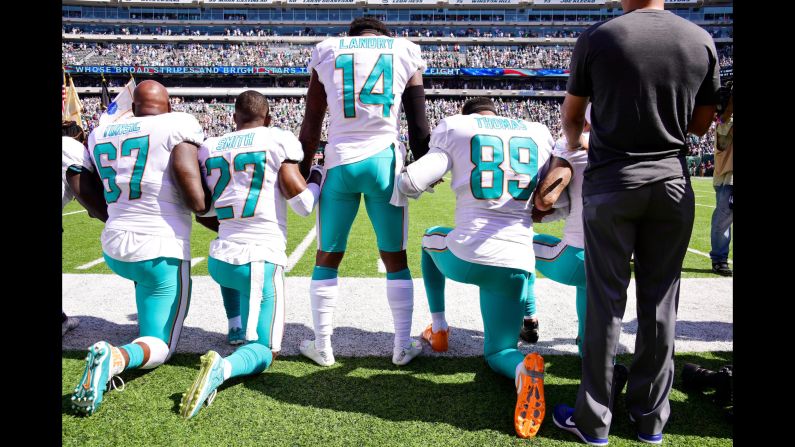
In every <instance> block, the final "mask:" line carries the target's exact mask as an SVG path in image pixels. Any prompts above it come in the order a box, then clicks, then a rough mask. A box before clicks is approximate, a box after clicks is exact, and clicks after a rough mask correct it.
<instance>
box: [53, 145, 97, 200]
mask: <svg viewBox="0 0 795 447" xmlns="http://www.w3.org/2000/svg"><path fill="white" fill-rule="evenodd" d="M61 152H62V155H61V209H63V208H64V207H65V206H66V204H67V203H69V202H70V201H71V200H72V199H73V198H74V192H73V191H72V188H71V187H70V186H69V182H68V181H67V180H66V173H67V172H68V171H69V170H74V171H76V172H81V171H82V170H84V169H85V170H87V171H90V172H94V165H93V164H92V163H91V157H90V156H89V154H88V150H87V149H86V147H85V146H83V144H82V143H81V142H79V141H77V140H75V139H74V138H72V137H63V138H62V139H61Z"/></svg>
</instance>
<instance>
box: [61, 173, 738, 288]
mask: <svg viewBox="0 0 795 447" xmlns="http://www.w3.org/2000/svg"><path fill="white" fill-rule="evenodd" d="M693 189H694V190H695V193H696V204H697V205H696V219H695V223H694V225H693V233H692V235H691V238H690V248H691V249H693V250H696V251H700V252H702V253H705V254H708V253H709V251H710V219H711V217H712V211H713V210H714V206H715V192H714V190H713V189H712V179H711V178H695V177H694V178H693ZM410 204H411V205H410V210H409V245H408V258H409V267H410V268H411V271H412V275H413V276H414V277H420V276H422V271H421V270H420V243H421V240H422V234H423V232H424V231H425V229H426V228H428V227H432V226H435V225H446V226H453V224H454V212H455V197H454V195H453V192H452V190H451V189H450V186H449V182H445V183H443V184H441V185H439V186H437V187H436V193H435V194H425V195H424V196H423V197H422V198H421V199H420V200H418V201H414V200H412V201H410ZM80 210H82V207H81V206H80V205H79V204H78V203H77V202H76V201H73V202H72V203H70V204H69V205H67V207H66V208H65V209H64V214H66V215H64V216H63V217H62V223H63V228H64V233H63V264H62V265H63V272H64V273H111V271H110V269H108V267H107V265H105V263H104V262H102V263H99V264H97V265H94V266H93V267H90V268H87V269H80V270H79V269H77V268H76V267H78V266H81V265H85V264H87V263H89V262H91V261H94V260H96V259H99V258H101V257H102V249H101V246H100V242H99V235H100V232H101V231H102V222H99V221H98V220H95V219H91V218H89V217H88V214H86V213H85V212H77V211H80ZM74 212H77V213H75V214H68V213H74ZM288 215H289V218H288V227H287V228H288V240H287V254H288V255H289V254H291V253H292V252H293V250H295V248H296V246H298V244H299V243H300V242H301V240H302V239H304V237H305V236H306V235H307V233H308V232H309V231H310V230H311V229H312V227H313V226H314V225H315V218H314V214H312V216H310V217H306V218H302V217H300V216H298V215H296V214H295V213H293V212H292V211H289V212H288ZM562 229H563V222H556V223H552V224H538V225H536V226H535V231H536V232H537V233H547V234H552V235H555V236H558V237H560V236H561V234H562ZM214 237H215V233H212V232H211V231H209V230H207V229H205V228H204V227H202V226H200V225H198V224H196V223H194V224H193V236H192V242H191V253H192V256H193V257H194V258H199V257H203V258H205V259H204V260H203V261H201V262H198V263H197V264H196V265H195V266H194V267H193V270H192V272H193V274H194V275H207V260H206V258H207V253H208V250H209V244H210V241H211V240H212V239H213V238H214ZM315 249H316V245H315V243H314V242H312V244H311V245H310V246H309V249H307V250H306V252H305V253H304V255H303V257H301V259H300V261H299V262H298V263H297V264H296V265H295V267H294V268H293V270H292V271H291V272H289V273H288V275H292V276H310V275H311V274H312V267H313V266H314V253H315ZM347 253H348V255H347V257H346V258H345V259H344V260H343V262H342V265H341V266H340V276H359V277H378V276H381V275H383V274H382V273H378V264H377V262H378V249H377V248H376V245H375V233H374V232H373V228H372V226H371V225H370V220H369V219H368V218H367V213H366V212H365V210H364V205H361V206H360V208H359V215H358V216H357V217H356V221H355V222H354V224H353V229H352V230H351V235H350V238H349V240H348V250H347ZM732 257H733V253H732V252H730V253H729V258H730V259H731V258H732ZM711 268H712V264H711V261H710V259H709V257H706V256H703V255H700V254H696V253H692V252H688V253H687V256H686V257H685V261H684V265H683V267H682V277H684V278H713V277H718V276H717V275H715V274H713V273H712V272H711Z"/></svg>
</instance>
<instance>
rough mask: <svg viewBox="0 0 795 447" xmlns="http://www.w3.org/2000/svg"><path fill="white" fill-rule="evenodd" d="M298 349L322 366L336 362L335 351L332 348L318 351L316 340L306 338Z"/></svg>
mask: <svg viewBox="0 0 795 447" xmlns="http://www.w3.org/2000/svg"><path fill="white" fill-rule="evenodd" d="M298 350H299V351H301V354H303V355H304V356H305V357H309V358H310V359H312V361H314V362H315V363H317V364H318V365H320V366H331V365H333V364H334V353H333V352H332V350H331V348H329V349H326V350H323V351H318V349H317V348H316V347H315V341H314V340H304V341H302V342H301V345H300V346H298Z"/></svg>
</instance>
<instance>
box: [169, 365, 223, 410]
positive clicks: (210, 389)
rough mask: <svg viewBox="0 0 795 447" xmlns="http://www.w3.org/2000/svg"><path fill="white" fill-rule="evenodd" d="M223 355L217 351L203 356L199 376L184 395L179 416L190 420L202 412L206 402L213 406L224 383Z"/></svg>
mask: <svg viewBox="0 0 795 447" xmlns="http://www.w3.org/2000/svg"><path fill="white" fill-rule="evenodd" d="M222 360H223V358H222V357H221V354H219V353H217V352H215V351H207V354H204V355H203V356H201V362H202V364H201V368H199V376H198V377H196V380H194V381H193V383H192V384H191V386H190V388H188V391H187V392H186V393H185V394H183V395H182V401H181V402H180V403H179V414H180V415H182V416H183V417H184V418H186V419H190V418H192V417H194V416H196V414H198V413H199V410H201V407H202V404H203V403H204V401H207V406H210V404H212V402H213V400H215V395H216V394H217V392H218V390H217V388H218V387H219V386H221V384H222V383H224V367H223V362H222Z"/></svg>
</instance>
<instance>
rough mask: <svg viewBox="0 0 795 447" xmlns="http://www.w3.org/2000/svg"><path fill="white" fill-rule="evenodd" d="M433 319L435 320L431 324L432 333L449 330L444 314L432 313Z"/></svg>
mask: <svg viewBox="0 0 795 447" xmlns="http://www.w3.org/2000/svg"><path fill="white" fill-rule="evenodd" d="M431 318H432V319H433V322H432V324H431V326H432V327H431V330H432V331H434V332H439V331H446V330H447V320H446V319H445V318H444V312H431Z"/></svg>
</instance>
